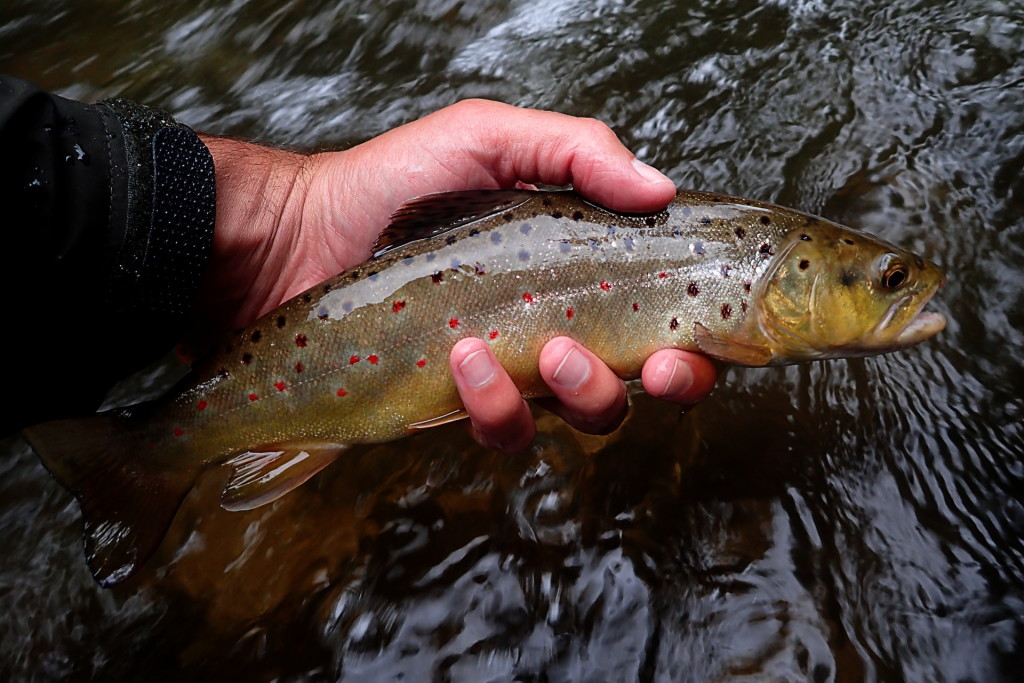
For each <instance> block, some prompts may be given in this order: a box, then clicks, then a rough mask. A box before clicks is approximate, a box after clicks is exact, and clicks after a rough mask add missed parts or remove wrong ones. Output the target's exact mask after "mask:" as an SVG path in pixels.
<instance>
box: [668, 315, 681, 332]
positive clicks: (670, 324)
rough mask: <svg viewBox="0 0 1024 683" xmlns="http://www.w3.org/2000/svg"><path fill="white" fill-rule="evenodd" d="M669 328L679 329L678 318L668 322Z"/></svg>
mask: <svg viewBox="0 0 1024 683" xmlns="http://www.w3.org/2000/svg"><path fill="white" fill-rule="evenodd" d="M668 329H670V330H678V329H679V320H678V319H677V318H672V321H671V322H670V323H669V324H668Z"/></svg>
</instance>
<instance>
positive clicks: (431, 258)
mask: <svg viewBox="0 0 1024 683" xmlns="http://www.w3.org/2000/svg"><path fill="white" fill-rule="evenodd" d="M436 258H437V254H435V253H434V252H430V253H429V254H427V261H428V262H430V261H433V260H434V259H436Z"/></svg>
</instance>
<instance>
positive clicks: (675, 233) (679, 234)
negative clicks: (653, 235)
mask: <svg viewBox="0 0 1024 683" xmlns="http://www.w3.org/2000/svg"><path fill="white" fill-rule="evenodd" d="M672 236H673V237H682V236H683V231H682V230H680V229H679V228H678V227H675V228H672Z"/></svg>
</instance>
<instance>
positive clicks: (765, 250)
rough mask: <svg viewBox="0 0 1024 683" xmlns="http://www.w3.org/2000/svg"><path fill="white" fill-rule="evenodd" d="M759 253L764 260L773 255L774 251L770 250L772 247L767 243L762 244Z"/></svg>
mask: <svg viewBox="0 0 1024 683" xmlns="http://www.w3.org/2000/svg"><path fill="white" fill-rule="evenodd" d="M760 252H761V258H763V259H766V258H769V257H770V256H771V255H772V254H774V253H775V250H774V249H772V245H770V244H768V243H767V242H765V243H764V244H762V245H761V249H760Z"/></svg>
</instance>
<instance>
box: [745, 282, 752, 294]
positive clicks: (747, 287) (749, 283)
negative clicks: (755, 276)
mask: <svg viewBox="0 0 1024 683" xmlns="http://www.w3.org/2000/svg"><path fill="white" fill-rule="evenodd" d="M752 284H753V283H752V282H751V281H750V280H747V281H746V282H744V283H743V291H744V292H749V291H750V285H752Z"/></svg>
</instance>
